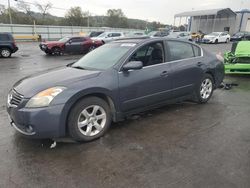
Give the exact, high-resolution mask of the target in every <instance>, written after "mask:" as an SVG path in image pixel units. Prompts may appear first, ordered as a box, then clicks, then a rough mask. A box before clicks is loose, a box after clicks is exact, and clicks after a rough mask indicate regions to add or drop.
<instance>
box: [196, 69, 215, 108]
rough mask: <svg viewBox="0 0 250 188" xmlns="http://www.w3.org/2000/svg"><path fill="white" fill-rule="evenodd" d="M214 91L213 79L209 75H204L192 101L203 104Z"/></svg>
mask: <svg viewBox="0 0 250 188" xmlns="http://www.w3.org/2000/svg"><path fill="white" fill-rule="evenodd" d="M213 91H214V79H213V77H212V76H211V75H210V74H205V75H204V77H203V78H202V80H201V82H200V83H199V85H198V87H197V88H196V90H195V98H194V100H195V101H196V102H197V103H199V104H203V103H206V102H208V101H209V99H210V98H211V96H212V95H213Z"/></svg>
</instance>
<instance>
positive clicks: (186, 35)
mask: <svg viewBox="0 0 250 188" xmlns="http://www.w3.org/2000/svg"><path fill="white" fill-rule="evenodd" d="M167 38H175V39H182V40H189V41H192V37H191V33H190V32H187V31H180V32H171V33H170V34H169V35H168V36H167Z"/></svg>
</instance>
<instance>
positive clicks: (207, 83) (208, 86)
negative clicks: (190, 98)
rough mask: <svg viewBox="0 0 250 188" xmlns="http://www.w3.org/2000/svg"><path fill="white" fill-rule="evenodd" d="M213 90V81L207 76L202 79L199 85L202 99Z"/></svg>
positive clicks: (207, 96) (206, 97)
mask: <svg viewBox="0 0 250 188" xmlns="http://www.w3.org/2000/svg"><path fill="white" fill-rule="evenodd" d="M212 91H213V83H212V81H211V80H210V79H209V78H206V79H205V80H203V82H202V84H201V87H200V96H201V98H202V99H204V100H205V99H208V98H209V97H210V95H211V93H212Z"/></svg>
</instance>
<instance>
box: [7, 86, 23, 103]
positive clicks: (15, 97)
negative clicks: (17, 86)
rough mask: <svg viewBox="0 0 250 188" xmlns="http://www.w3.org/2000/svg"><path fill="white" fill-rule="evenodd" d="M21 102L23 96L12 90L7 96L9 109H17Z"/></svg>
mask: <svg viewBox="0 0 250 188" xmlns="http://www.w3.org/2000/svg"><path fill="white" fill-rule="evenodd" d="M22 100H23V95H21V94H20V93H18V92H16V91H15V90H14V89H12V90H11V91H10V93H9V95H8V104H9V106H11V107H17V106H18V105H19V104H20V103H21V102H22Z"/></svg>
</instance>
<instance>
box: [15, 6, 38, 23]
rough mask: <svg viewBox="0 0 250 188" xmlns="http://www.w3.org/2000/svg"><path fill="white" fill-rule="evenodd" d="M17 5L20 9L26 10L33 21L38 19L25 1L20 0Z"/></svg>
mask: <svg viewBox="0 0 250 188" xmlns="http://www.w3.org/2000/svg"><path fill="white" fill-rule="evenodd" d="M17 7H18V9H20V10H22V11H24V13H25V14H26V15H28V16H29V17H30V19H31V20H32V21H33V20H36V18H35V17H34V16H33V15H32V13H33V12H32V11H31V8H30V5H29V4H27V3H26V2H24V1H18V3H17Z"/></svg>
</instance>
